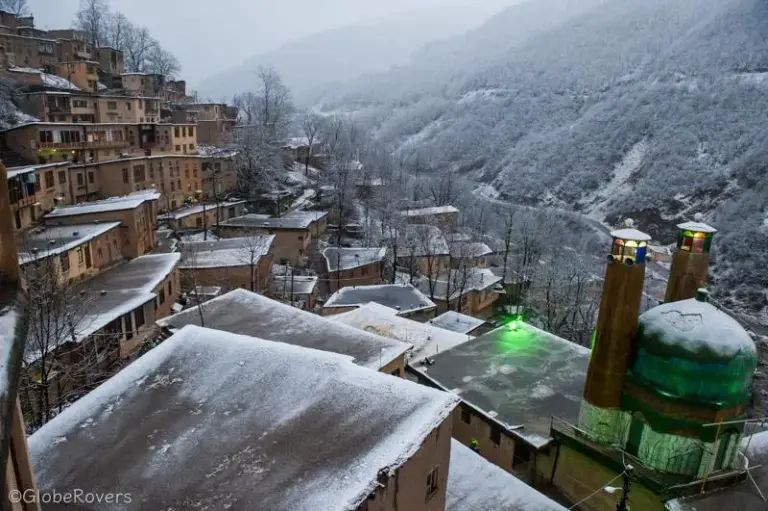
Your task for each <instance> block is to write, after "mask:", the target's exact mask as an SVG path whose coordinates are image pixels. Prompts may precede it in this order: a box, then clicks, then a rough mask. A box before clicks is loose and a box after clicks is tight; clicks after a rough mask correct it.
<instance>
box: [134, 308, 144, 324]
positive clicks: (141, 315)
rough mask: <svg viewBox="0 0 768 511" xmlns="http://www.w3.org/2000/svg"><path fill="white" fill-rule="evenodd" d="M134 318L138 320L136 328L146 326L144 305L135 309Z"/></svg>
mask: <svg viewBox="0 0 768 511" xmlns="http://www.w3.org/2000/svg"><path fill="white" fill-rule="evenodd" d="M133 319H135V320H136V328H137V329H138V328H140V327H142V326H144V306H143V305H142V306H141V307H139V308H138V309H136V310H135V311H133Z"/></svg>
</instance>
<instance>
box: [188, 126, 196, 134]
mask: <svg viewBox="0 0 768 511" xmlns="http://www.w3.org/2000/svg"><path fill="white" fill-rule="evenodd" d="M189 136H190V137H194V136H195V127H194V126H190V127H189Z"/></svg>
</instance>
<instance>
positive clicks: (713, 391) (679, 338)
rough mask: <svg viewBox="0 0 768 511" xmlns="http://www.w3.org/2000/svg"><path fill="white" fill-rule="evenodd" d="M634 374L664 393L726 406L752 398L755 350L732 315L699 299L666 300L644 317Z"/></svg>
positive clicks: (702, 294) (704, 298)
mask: <svg viewBox="0 0 768 511" xmlns="http://www.w3.org/2000/svg"><path fill="white" fill-rule="evenodd" d="M636 339H637V357H636V359H635V363H634V366H633V367H632V373H633V375H634V376H635V378H636V379H637V380H639V381H640V382H642V383H643V384H644V385H646V386H650V387H652V388H653V390H655V391H657V392H660V393H661V394H663V395H665V396H667V397H670V398H673V399H682V400H687V401H694V402H701V403H711V404H713V405H717V406H718V407H719V406H726V405H738V404H742V403H744V402H746V401H747V400H748V399H749V387H750V383H751V381H752V374H753V372H754V370H755V366H756V365H757V350H756V349H755V345H754V343H753V342H752V339H751V338H750V336H749V334H748V333H747V332H746V330H744V328H742V326H741V325H739V323H738V322H737V321H736V320H734V319H733V318H732V317H730V316H729V315H727V314H725V313H724V312H722V311H720V310H718V309H717V308H716V307H714V306H713V305H712V304H710V303H708V302H707V296H706V291H704V290H700V291H699V293H697V296H696V298H693V299H689V300H681V301H677V302H671V303H666V304H663V305H660V306H658V307H654V308H653V309H650V310H648V311H647V312H645V313H643V314H642V315H640V319H639V322H638V330H637V338H636Z"/></svg>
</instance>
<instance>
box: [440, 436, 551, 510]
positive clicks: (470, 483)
mask: <svg viewBox="0 0 768 511" xmlns="http://www.w3.org/2000/svg"><path fill="white" fill-rule="evenodd" d="M502 510H503V511H566V508H564V507H563V506H561V505H560V504H558V503H557V502H555V501H554V500H552V499H550V498H549V497H547V496H545V495H544V494H542V493H539V492H538V491H537V490H535V489H533V488H531V487H530V486H528V485H527V484H525V483H524V482H522V481H521V480H520V479H518V478H516V477H515V476H513V475H512V474H510V473H509V472H507V471H506V470H504V469H502V468H499V467H498V466H496V465H494V464H493V463H491V462H489V461H487V460H486V459H485V458H483V457H482V456H480V455H479V454H476V453H475V452H473V451H472V449H470V448H469V447H467V446H465V445H464V444H462V443H461V442H458V441H456V440H451V463H450V465H449V467H448V486H447V487H446V503H445V511H502Z"/></svg>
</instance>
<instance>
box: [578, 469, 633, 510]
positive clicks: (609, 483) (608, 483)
mask: <svg viewBox="0 0 768 511" xmlns="http://www.w3.org/2000/svg"><path fill="white" fill-rule="evenodd" d="M625 473H626V470H625V471H622V472H621V474H619V475H617V476H616V477H614V478H613V479H611V480H610V481H608V482H607V483H605V484H604V485H603V486H601V487H600V488H598V489H597V490H595V491H593V492H592V493H590V494H589V495H587V496H586V497H584V498H583V499H581V500H580V501H578V502H577V503H575V504H574V505H572V506H571V507H569V508H568V509H575V508H576V507H578V506H579V505H581V504H582V503H584V502H586V501H587V500H589V499H591V498H592V497H594V496H595V495H597V494H598V493H600V492H601V491H603V490H604V489H606V488H607V487H608V486H610V485H611V483H612V482H614V481H615V480H616V479H618V478H620V477H623V476H624V474H625Z"/></svg>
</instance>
